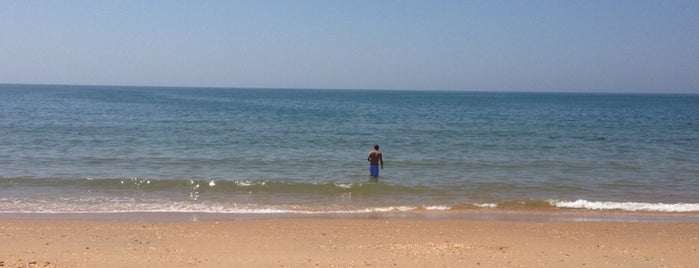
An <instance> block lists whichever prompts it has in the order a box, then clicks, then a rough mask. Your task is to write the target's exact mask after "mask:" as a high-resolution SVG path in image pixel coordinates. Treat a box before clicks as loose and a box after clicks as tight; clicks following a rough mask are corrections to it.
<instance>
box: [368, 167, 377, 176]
mask: <svg viewBox="0 0 699 268" xmlns="http://www.w3.org/2000/svg"><path fill="white" fill-rule="evenodd" d="M369 174H371V176H372V177H378V176H379V165H369Z"/></svg>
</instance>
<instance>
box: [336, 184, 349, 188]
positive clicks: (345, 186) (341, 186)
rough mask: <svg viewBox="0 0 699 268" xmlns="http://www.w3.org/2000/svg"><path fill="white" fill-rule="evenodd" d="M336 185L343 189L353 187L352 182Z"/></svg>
mask: <svg viewBox="0 0 699 268" xmlns="http://www.w3.org/2000/svg"><path fill="white" fill-rule="evenodd" d="M335 187H339V188H342V189H350V188H352V184H351V183H335Z"/></svg>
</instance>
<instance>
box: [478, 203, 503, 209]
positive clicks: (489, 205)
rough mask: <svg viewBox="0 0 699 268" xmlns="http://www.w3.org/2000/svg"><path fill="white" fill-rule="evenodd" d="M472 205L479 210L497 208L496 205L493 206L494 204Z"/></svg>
mask: <svg viewBox="0 0 699 268" xmlns="http://www.w3.org/2000/svg"><path fill="white" fill-rule="evenodd" d="M473 205H474V206H476V207H479V208H496V207H498V204H495V203H481V204H478V203H474V204H473Z"/></svg>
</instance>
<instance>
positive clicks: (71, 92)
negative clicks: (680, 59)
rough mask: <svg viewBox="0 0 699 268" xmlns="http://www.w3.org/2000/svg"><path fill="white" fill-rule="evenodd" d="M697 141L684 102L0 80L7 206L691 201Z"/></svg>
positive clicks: (645, 97) (696, 107) (246, 207)
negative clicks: (377, 153) (376, 160)
mask: <svg viewBox="0 0 699 268" xmlns="http://www.w3.org/2000/svg"><path fill="white" fill-rule="evenodd" d="M374 144H379V145H380V146H381V150H382V152H383V154H384V159H385V161H386V162H385V169H384V170H382V171H381V175H380V182H379V183H371V182H369V176H368V163H367V161H366V155H367V153H368V151H369V150H370V149H371V148H372V147H373V145H374ZM698 148H699V95H662V94H656V95H650V94H638V95H635V94H581V93H482V92H421V91H369V90H367V91H359V90H301V89H210V88H156V87H92V86H31V85H0V211H6V212H17V211H22V212H46V211H48V212H55V211H60V212H73V211H79V212H93V211H98V212H104V211H194V210H195V211H212V212H237V211H289V210H290V211H345V210H347V211H364V210H381V209H383V208H405V209H410V208H413V207H424V208H431V209H442V208H450V207H453V206H455V205H457V204H475V205H477V206H496V205H497V204H499V203H503V202H507V201H515V202H531V201H537V200H538V201H545V202H549V203H551V204H552V205H554V206H562V207H581V208H601V209H606V208H620V209H627V210H636V209H638V210H660V211H699V194H698V193H699V150H698Z"/></svg>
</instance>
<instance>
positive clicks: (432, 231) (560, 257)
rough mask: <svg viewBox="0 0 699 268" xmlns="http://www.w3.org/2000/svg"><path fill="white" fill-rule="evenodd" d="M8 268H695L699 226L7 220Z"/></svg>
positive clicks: (2, 252)
mask: <svg viewBox="0 0 699 268" xmlns="http://www.w3.org/2000/svg"><path fill="white" fill-rule="evenodd" d="M0 241H2V243H0V266H4V267H95V266H97V267H107V266H109V267H152V266H160V267H193V266H194V267H269V266H284V267H288V266H297V267H298V266H300V267H308V266H318V267H336V266H340V267H348V266H374V267H416V266H424V267H436V266H443V267H503V266H507V267H531V266H544V267H556V266H558V267H561V266H587V267H619V266H624V267H692V266H693V265H696V263H699V254H697V249H698V248H699V224H698V223H650V222H572V221H509V220H474V219H424V218H423V219H406V218H374V219H360V218H351V219H345V218H275V219H252V220H225V221H214V220H212V221H201V222H163V221H150V222H133V221H95V220H9V219H2V220H0Z"/></svg>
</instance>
